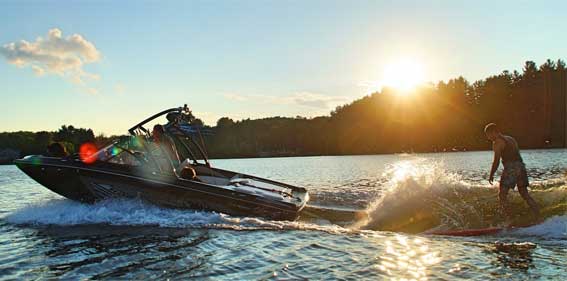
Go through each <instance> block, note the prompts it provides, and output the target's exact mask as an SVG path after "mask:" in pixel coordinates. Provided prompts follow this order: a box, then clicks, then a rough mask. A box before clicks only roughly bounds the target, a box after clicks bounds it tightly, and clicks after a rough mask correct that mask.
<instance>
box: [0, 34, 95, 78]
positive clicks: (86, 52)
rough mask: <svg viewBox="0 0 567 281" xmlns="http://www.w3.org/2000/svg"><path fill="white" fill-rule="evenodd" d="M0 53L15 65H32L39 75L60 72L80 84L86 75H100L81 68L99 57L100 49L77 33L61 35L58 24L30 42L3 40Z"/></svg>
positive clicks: (88, 76) (57, 73)
mask: <svg viewBox="0 0 567 281" xmlns="http://www.w3.org/2000/svg"><path fill="white" fill-rule="evenodd" d="M0 55H2V56H4V58H6V60H7V61H8V63H10V64H13V65H15V66H17V67H20V68H24V67H28V66H29V67H31V69H32V70H33V72H34V73H35V74H36V75H38V76H42V75H45V74H54V75H59V76H62V77H65V78H68V79H69V80H70V81H71V82H73V83H76V84H80V85H83V84H84V82H85V79H90V80H98V79H100V76H99V75H97V74H93V73H88V72H86V71H85V70H83V66H84V65H86V64H90V63H95V62H98V61H99V60H100V58H101V53H100V51H99V50H98V49H97V48H96V47H95V45H94V44H93V43H92V42H90V41H88V40H86V39H85V38H84V37H83V36H81V35H80V34H73V35H70V36H67V37H63V33H62V32H61V30H60V29H58V28H53V29H51V30H49V32H48V33H47V36H46V37H45V38H43V37H38V38H37V39H36V40H35V41H33V42H28V41H26V40H20V41H19V42H11V43H8V44H5V45H3V46H2V47H0Z"/></svg>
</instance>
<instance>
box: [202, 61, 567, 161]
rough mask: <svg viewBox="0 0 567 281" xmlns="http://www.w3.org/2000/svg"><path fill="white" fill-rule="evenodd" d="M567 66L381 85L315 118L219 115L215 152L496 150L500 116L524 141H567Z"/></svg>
mask: <svg viewBox="0 0 567 281" xmlns="http://www.w3.org/2000/svg"><path fill="white" fill-rule="evenodd" d="M566 82H567V72H566V67H565V62H564V61H563V60H560V59H559V60H557V61H552V60H547V61H545V62H544V63H543V64H542V65H541V66H539V67H538V66H537V65H536V63H534V62H533V61H527V62H526V63H525V64H524V66H523V69H522V70H521V72H519V71H512V72H510V71H503V72H502V73H500V74H497V75H492V76H490V77H487V78H485V79H482V80H478V81H475V82H473V83H470V82H469V81H467V80H466V79H464V78H463V77H458V78H455V79H450V80H449V81H446V82H444V81H441V82H439V83H437V84H429V85H423V86H421V87H419V88H417V89H416V90H415V91H413V92H412V93H409V94H403V95H402V94H400V93H399V92H397V90H396V89H391V88H383V89H382V90H381V91H379V92H375V93H373V94H371V95H368V96H365V97H363V98H361V99H358V100H355V101H353V102H352V103H350V104H346V105H343V106H339V107H337V108H336V109H335V110H333V111H332V112H331V113H330V116H322V117H316V118H311V119H306V118H302V117H297V118H285V117H273V118H265V119H257V120H250V119H247V120H242V121H233V120H232V119H230V118H228V117H223V118H221V119H219V120H218V122H217V124H216V126H215V127H213V128H212V129H213V130H214V132H215V134H214V135H213V136H211V137H209V139H210V141H209V143H210V145H209V147H208V150H209V151H210V154H211V155H213V156H217V157H234V156H244V157H255V156H273V155H344V154H378V153H396V152H441V151H464V150H481V149H490V147H491V144H490V143H489V142H488V141H487V140H486V138H485V136H484V132H483V128H484V125H486V124H487V123H489V122H495V123H497V124H498V125H499V126H500V127H501V129H502V130H503V131H505V132H506V133H507V134H510V135H512V136H514V137H516V138H517V140H518V142H519V144H520V146H521V147H522V148H551V147H564V146H565V109H566V108H565V105H566V93H567V86H566Z"/></svg>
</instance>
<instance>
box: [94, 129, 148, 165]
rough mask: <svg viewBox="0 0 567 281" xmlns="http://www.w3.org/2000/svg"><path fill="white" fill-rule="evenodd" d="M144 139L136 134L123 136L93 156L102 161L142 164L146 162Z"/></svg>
mask: <svg viewBox="0 0 567 281" xmlns="http://www.w3.org/2000/svg"><path fill="white" fill-rule="evenodd" d="M142 141H143V140H140V139H139V138H138V137H135V136H128V137H122V138H120V139H119V140H118V141H116V142H114V143H112V144H110V145H108V146H106V147H104V148H102V149H100V150H99V151H97V152H96V153H95V154H93V155H92V156H91V157H93V158H94V159H96V160H97V161H101V162H108V163H114V164H121V165H127V166H140V165H142V163H143V162H146V160H145V156H144V154H145V153H144V150H143V145H142Z"/></svg>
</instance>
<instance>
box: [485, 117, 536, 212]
mask: <svg viewBox="0 0 567 281" xmlns="http://www.w3.org/2000/svg"><path fill="white" fill-rule="evenodd" d="M484 133H485V134H486V137H487V138H488V139H489V140H491V141H492V149H493V150H494V161H493V162H492V169H491V170H490V177H489V179H488V182H490V184H492V182H493V181H494V173H495V172H496V170H498V166H499V165H500V159H502V164H503V165H504V171H503V172H502V176H501V177H500V189H499V192H498V198H499V201H500V208H501V209H502V211H503V212H504V214H505V215H506V217H507V218H508V219H510V218H511V213H510V210H509V208H508V199H507V196H508V191H509V190H510V189H514V187H516V186H518V192H519V193H520V195H521V196H522V198H523V199H524V200H525V201H526V203H528V205H529V206H530V208H531V210H532V212H533V214H534V216H535V218H536V219H539V207H538V205H537V203H536V202H535V201H534V199H533V198H532V197H531V196H530V194H529V193H528V185H529V182H528V174H527V172H526V166H525V165H524V161H523V160H522V156H521V155H520V149H519V148H518V143H517V142H516V140H515V139H514V138H513V137H511V136H507V135H504V134H502V133H501V132H500V129H498V126H496V124H494V123H490V124H488V125H486V127H484Z"/></svg>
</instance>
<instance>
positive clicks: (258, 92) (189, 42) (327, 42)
mask: <svg viewBox="0 0 567 281" xmlns="http://www.w3.org/2000/svg"><path fill="white" fill-rule="evenodd" d="M393 2H395V3H393ZM457 2H460V3H457ZM85 3H86V4H85ZM432 3H433V4H432ZM565 11H567V2H565V1H415V2H414V1H335V2H334V1H277V2H276V1H161V2H157V1H155V2H145V3H144V4H141V2H139V1H137V2H130V1H99V2H95V1H73V2H69V1H2V4H1V8H0V85H1V89H0V96H1V101H0V108H1V110H0V120H2V122H0V131H18V130H32V131H36V130H56V129H57V128H59V127H60V126H61V125H63V124H73V125H76V126H81V127H88V128H92V129H94V130H95V133H100V132H104V133H106V134H116V133H124V132H125V130H127V129H128V128H129V127H130V125H132V124H133V123H135V122H137V121H139V120H140V119H143V118H144V117H146V116H148V115H151V114H153V113H155V112H157V111H160V110H162V109H165V108H169V107H176V106H180V105H182V104H184V103H187V104H189V106H190V107H191V108H192V109H193V111H194V112H195V114H196V115H197V116H198V117H200V118H202V119H203V120H204V121H205V123H207V124H209V125H214V124H215V122H216V120H217V119H218V118H220V117H223V116H229V117H231V118H234V119H243V118H259V117H268V116H296V115H302V116H307V117H310V116H316V115H323V114H328V113H329V111H330V110H331V109H332V108H334V107H335V106H337V105H340V104H344V103H347V102H350V101H352V100H354V99H357V98H360V97H362V96H364V95H367V94H368V93H370V92H372V91H375V90H378V88H377V87H380V86H379V85H383V84H385V83H386V84H387V82H388V81H386V80H388V78H387V77H388V75H387V73H385V72H387V71H390V70H391V69H392V66H394V67H395V66H396V65H400V62H401V63H402V65H403V63H404V62H408V61H409V62H411V63H415V64H417V65H419V67H420V68H421V69H420V71H421V74H420V75H421V76H423V77H420V80H423V81H438V80H446V79H449V78H453V77H457V76H459V75H462V76H464V77H465V78H467V79H468V80H469V81H474V80H475V79H480V78H484V77H485V76H487V75H491V74H497V73H499V72H501V71H502V70H505V69H509V70H513V69H518V70H520V69H521V67H522V64H523V62H524V61H526V60H534V61H535V62H536V63H538V64H539V63H541V62H543V61H544V60H545V59H547V58H551V59H557V58H565V56H566V55H567V53H566V52H565V50H566V47H565V46H567V37H566V36H565V34H566V33H565V31H566V30H567V20H566V19H565V15H564V13H565ZM39 37H41V38H39ZM22 40H25V42H23V41H22ZM390 80H391V78H390Z"/></svg>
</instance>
